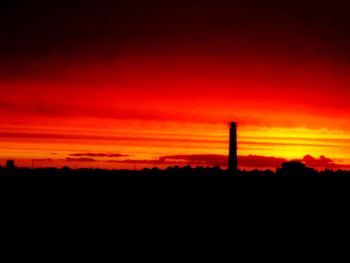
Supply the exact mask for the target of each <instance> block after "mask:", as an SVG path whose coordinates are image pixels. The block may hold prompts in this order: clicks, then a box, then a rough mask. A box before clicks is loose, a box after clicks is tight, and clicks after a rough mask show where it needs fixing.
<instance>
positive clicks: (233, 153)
mask: <svg viewBox="0 0 350 263" xmlns="http://www.w3.org/2000/svg"><path fill="white" fill-rule="evenodd" d="M228 170H229V172H231V173H235V172H237V170H238V161H237V123H236V122H231V124H230V152H229V157H228Z"/></svg>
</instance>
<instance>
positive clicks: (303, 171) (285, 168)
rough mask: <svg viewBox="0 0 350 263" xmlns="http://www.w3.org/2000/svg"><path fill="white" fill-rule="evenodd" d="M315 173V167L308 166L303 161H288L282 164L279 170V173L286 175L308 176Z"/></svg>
mask: <svg viewBox="0 0 350 263" xmlns="http://www.w3.org/2000/svg"><path fill="white" fill-rule="evenodd" d="M315 174H316V171H315V170H314V169H312V168H308V167H306V165H305V164H304V163H301V162H286V163H283V164H282V168H280V169H278V170H277V175H284V176H307V175H315Z"/></svg>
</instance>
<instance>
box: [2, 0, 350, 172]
mask: <svg viewBox="0 0 350 263" xmlns="http://www.w3.org/2000/svg"><path fill="white" fill-rule="evenodd" d="M34 2H35V3H36V5H33V6H28V5H25V4H22V5H18V6H11V5H9V6H8V9H7V11H6V12H4V13H1V17H0V18H1V21H3V22H4V21H5V22H8V23H7V27H5V28H3V29H6V30H5V38H4V39H5V41H4V42H3V43H2V44H0V55H1V58H2V60H1V62H0V68H1V73H0V90H1V93H2V96H1V97H0V149H1V150H0V160H1V161H0V165H1V164H3V163H4V160H6V159H16V160H17V162H18V163H19V164H20V165H23V166H25V165H31V160H33V159H35V161H34V164H35V165H36V166H58V167H60V166H63V165H70V166H73V167H107V168H132V169H133V168H134V166H136V167H137V168H142V167H149V166H153V165H157V166H161V167H165V166H167V165H171V164H181V165H185V164H192V165H216V164H218V165H222V166H224V163H225V162H223V161H222V160H223V158H225V155H227V148H228V146H227V142H228V130H227V123H228V122H229V121H237V122H239V154H240V155H241V156H242V157H241V168H246V167H249V168H264V167H271V166H273V167H275V166H276V165H278V164H279V163H280V162H281V161H284V160H287V159H288V160H289V159H299V160H301V159H303V158H304V156H306V155H312V156H314V157H315V158H316V159H311V161H310V158H308V157H306V158H304V159H303V160H304V161H307V162H308V163H309V164H310V165H313V166H314V167H317V168H319V167H320V166H322V165H323V167H332V168H334V167H340V168H346V167H347V165H350V124H349V122H348V119H349V116H350V108H349V106H348V101H349V97H350V91H349V88H348V87H349V84H350V77H349V76H350V74H349V73H350V68H349V58H350V56H349V55H350V52H349V50H348V49H347V45H346V44H347V43H349V42H350V41H349V39H348V38H347V37H346V36H344V34H343V33H344V32H345V31H344V27H345V25H344V23H343V21H344V19H343V18H344V17H345V13H344V12H343V9H342V7H344V6H342V5H341V4H343V2H341V1H339V3H338V2H337V1H335V2H336V3H335V4H331V2H330V1H319V2H318V4H317V3H316V2H315V1H310V3H309V4H302V3H301V2H300V3H299V4H295V5H293V4H288V3H289V2H288V1H287V2H288V3H286V4H284V5H277V4H276V3H275V1H271V3H269V4H268V5H266V6H264V5H261V4H260V5H259V4H257V3H256V2H254V1H252V2H254V3H252V5H246V4H243V3H242V4H236V5H233V4H232V3H231V4H229V3H228V2H227V1H222V2H220V1H219V3H218V2H216V3H215V2H214V1H204V2H202V4H199V3H198V1H192V2H191V1H190V4H186V3H182V2H181V1H180V2H181V3H178V4H176V3H172V2H171V1H170V2H171V3H170V4H163V5H162V4H160V2H159V1H158V2H157V1H151V2H150V3H149V4H141V3H140V2H138V5H137V6H136V7H133V6H132V5H131V4H127V3H126V2H125V3H124V5H119V6H118V5H117V4H113V3H112V1H105V5H103V4H101V3H100V4H98V3H97V1H96V2H94V1H89V2H88V4H85V5H84V4H83V3H82V2H81V1H77V4H76V5H74V4H73V5H72V6H69V5H68V4H67V3H65V4H59V5H58V4H57V5H58V6H55V5H54V4H46V5H45V4H43V2H41V1H34ZM63 2H64V1H63ZM102 2H103V3H104V1H102ZM136 2H137V1H136ZM34 7H35V9H34ZM97 7H98V8H97ZM96 8H97V9H96ZM33 10H36V11H35V12H34V13H33V12H29V11H33ZM57 10H58V11H57ZM78 10H79V12H76V11H78ZM111 10H112V11H111ZM113 10H115V12H116V13H113ZM121 10H126V11H125V12H126V14H125V15H122V14H121V12H122V11H121ZM59 11H61V13H60V12H59ZM62 12H63V15H62ZM128 12H129V13H128ZM58 14H61V15H62V16H59V15H58ZM117 15H119V16H117ZM63 18H64V19H63ZM9 22H12V23H9ZM107 22H108V23H107ZM3 24H4V23H2V27H4V26H3ZM119 155H121V156H119ZM249 156H250V157H249ZM319 156H326V157H322V158H319ZM272 157H273V158H272ZM276 158H277V159H276ZM327 158H330V159H331V160H328V159H327ZM271 162H272V163H271ZM335 163H336V164H337V166H336V164H335ZM323 167H322V168H323Z"/></svg>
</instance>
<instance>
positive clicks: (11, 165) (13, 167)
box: [6, 160, 15, 170]
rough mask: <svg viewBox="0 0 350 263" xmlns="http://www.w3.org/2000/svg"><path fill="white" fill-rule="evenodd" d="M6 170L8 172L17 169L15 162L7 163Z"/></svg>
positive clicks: (9, 161)
mask: <svg viewBox="0 0 350 263" xmlns="http://www.w3.org/2000/svg"><path fill="white" fill-rule="evenodd" d="M6 169H7V170H13V169H15V161H13V160H8V161H6Z"/></svg>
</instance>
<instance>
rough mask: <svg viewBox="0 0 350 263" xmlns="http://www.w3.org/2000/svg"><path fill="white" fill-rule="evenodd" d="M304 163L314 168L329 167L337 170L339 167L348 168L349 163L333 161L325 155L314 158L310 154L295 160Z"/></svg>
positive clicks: (349, 167) (349, 166)
mask: <svg viewBox="0 0 350 263" xmlns="http://www.w3.org/2000/svg"><path fill="white" fill-rule="evenodd" d="M297 161H300V162H303V163H305V165H306V166H308V167H312V168H315V169H331V170H339V169H350V165H343V164H339V163H336V162H334V161H333V160H332V159H330V158H327V157H325V156H320V157H319V158H315V157H313V156H311V155H306V156H304V158H303V159H301V160H297Z"/></svg>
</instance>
